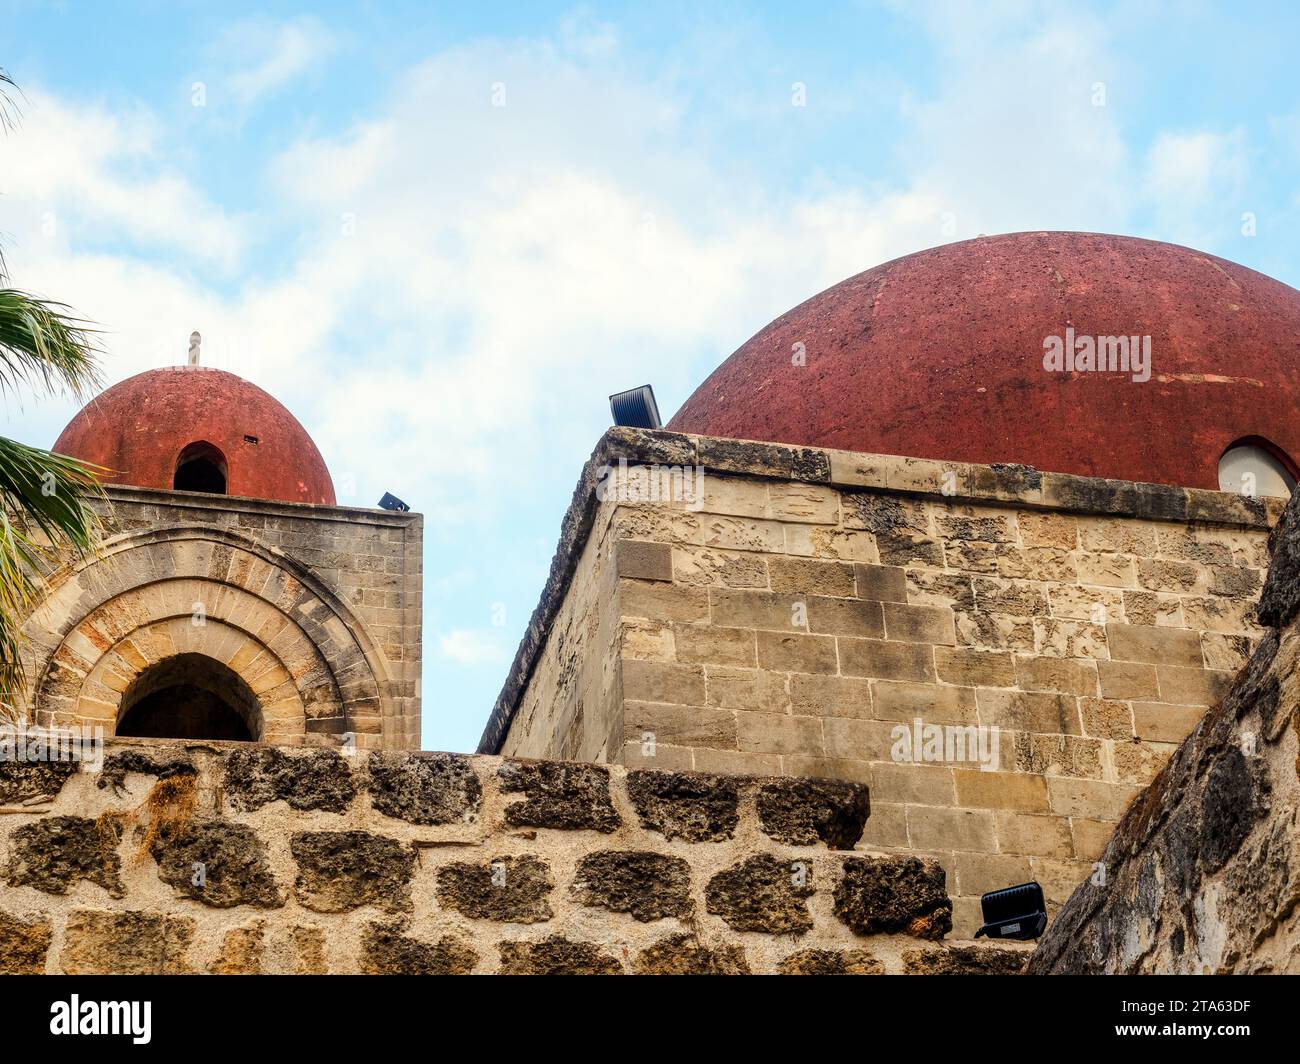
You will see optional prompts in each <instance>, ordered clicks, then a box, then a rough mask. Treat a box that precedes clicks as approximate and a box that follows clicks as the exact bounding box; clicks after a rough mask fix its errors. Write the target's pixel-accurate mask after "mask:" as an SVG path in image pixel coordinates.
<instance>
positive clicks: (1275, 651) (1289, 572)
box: [1031, 496, 1300, 975]
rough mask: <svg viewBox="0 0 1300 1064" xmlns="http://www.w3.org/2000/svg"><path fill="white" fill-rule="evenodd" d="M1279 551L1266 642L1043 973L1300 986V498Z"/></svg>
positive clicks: (1159, 784) (1167, 777) (1161, 780)
mask: <svg viewBox="0 0 1300 1064" xmlns="http://www.w3.org/2000/svg"><path fill="white" fill-rule="evenodd" d="M1275 539H1276V540H1277V541H1278V542H1277V549H1276V550H1275V552H1274V561H1273V566H1272V568H1271V569H1270V571H1269V577H1268V582H1267V584H1266V586H1265V590H1264V594H1263V598H1262V600H1261V604H1260V617H1261V620H1262V621H1263V622H1264V623H1265V624H1266V625H1267V626H1268V629H1267V634H1266V635H1265V637H1264V639H1263V640H1262V642H1261V643H1260V645H1259V647H1258V648H1257V649H1256V650H1255V653H1254V656H1253V657H1252V658H1251V661H1250V663H1249V665H1248V666H1247V667H1246V668H1245V669H1243V670H1242V671H1241V673H1239V674H1238V676H1237V677H1236V679H1235V682H1234V683H1233V685H1232V688H1231V690H1230V691H1229V693H1228V695H1227V697H1226V698H1225V699H1224V700H1223V702H1222V703H1221V704H1220V705H1218V706H1216V707H1215V708H1214V709H1213V710H1211V711H1210V712H1209V713H1208V714H1207V715H1206V716H1205V717H1204V718H1203V719H1202V720H1201V721H1200V722H1199V723H1198V724H1197V726H1196V727H1195V729H1193V731H1192V733H1191V734H1190V735H1189V736H1188V737H1187V738H1186V739H1185V740H1184V741H1183V743H1182V744H1181V745H1180V746H1179V748H1178V750H1177V751H1176V752H1175V753H1174V755H1173V757H1172V758H1171V759H1170V760H1169V762H1168V763H1167V764H1166V765H1165V767H1164V769H1163V770H1162V771H1161V772H1160V774H1159V775H1158V776H1157V777H1156V778H1155V780H1154V781H1153V782H1152V783H1151V785H1150V786H1149V787H1148V788H1147V789H1146V790H1145V791H1144V792H1143V793H1142V795H1141V796H1140V797H1139V798H1138V800H1137V801H1135V802H1134V803H1133V805H1132V806H1131V807H1130V808H1129V810H1128V812H1127V814H1126V815H1125V816H1124V818H1123V820H1122V821H1121V822H1120V825H1119V827H1118V829H1117V830H1116V832H1115V834H1114V836H1113V837H1112V838H1111V840H1110V842H1109V843H1108V844H1107V846H1106V849H1105V852H1104V854H1103V855H1102V858H1101V861H1102V865H1103V867H1104V868H1105V870H1106V875H1105V876H1104V877H1095V878H1094V879H1089V880H1088V881H1085V882H1084V883H1082V884H1081V885H1080V886H1079V888H1078V889H1077V890H1076V891H1075V892H1074V894H1073V895H1072V896H1071V898H1070V900H1069V902H1068V903H1067V904H1066V905H1065V907H1064V908H1063V909H1062V910H1061V913H1060V915H1059V916H1058V918H1057V921H1056V923H1055V925H1054V926H1053V927H1051V928H1050V929H1049V931H1048V934H1047V936H1046V937H1045V938H1044V939H1043V941H1042V943H1041V945H1040V946H1039V948H1038V949H1037V950H1036V951H1035V954H1034V957H1033V960H1032V962H1031V969H1032V970H1033V971H1034V972H1038V973H1071V974H1091V973H1124V974H1137V973H1146V972H1162V973H1164V972H1173V973H1187V974H1212V973H1214V974H1231V973H1240V974H1277V973H1285V974H1290V975H1297V974H1300V831H1297V829H1296V824H1297V819H1298V818H1300V709H1297V708H1296V707H1297V705H1298V704H1300V690H1297V687H1298V679H1297V664H1298V663H1300V620H1298V619H1297V618H1298V615H1300V496H1296V497H1294V498H1293V499H1292V502H1291V504H1290V508H1289V509H1288V511H1287V514H1286V517H1285V519H1284V523H1283V524H1282V525H1281V526H1279V528H1278V529H1277V535H1276V536H1275Z"/></svg>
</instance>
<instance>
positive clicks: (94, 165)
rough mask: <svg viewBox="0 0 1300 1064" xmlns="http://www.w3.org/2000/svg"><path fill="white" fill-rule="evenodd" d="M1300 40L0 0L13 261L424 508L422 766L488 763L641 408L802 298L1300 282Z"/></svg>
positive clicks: (114, 372)
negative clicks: (883, 285) (1034, 261)
mask: <svg viewBox="0 0 1300 1064" xmlns="http://www.w3.org/2000/svg"><path fill="white" fill-rule="evenodd" d="M1297 40H1300V9H1297V8H1296V7H1295V6H1294V5H1290V4H1276V5H1271V4H1258V5H1257V4H1246V3H1238V4H1232V5H1226V4H1195V3H1180V4H1161V3H1125V4H1115V5H1108V4H1101V5H1081V4H1070V5H1064V4H1037V3H1028V2H1025V3H992V4H980V5H966V4H948V3H935V4H926V5H911V4H906V5H905V4H897V5H894V4H883V5H881V4H866V3H862V4H833V3H831V4H819V5H798V4H789V3H781V4H770V5H733V4H703V5H701V4H691V3H681V4H676V3H656V4H653V5H644V4H638V5H626V6H624V5H596V4H593V5H585V6H571V5H547V4H535V3H532V4H508V3H494V4H454V5H452V4H446V5H443V4H428V3H396V2H385V3H370V4H341V3H340V4H320V3H318V4H313V5H311V6H310V8H307V7H303V6H293V5H278V4H241V3H224V4H220V5H217V4H211V3H163V2H161V0H159V2H154V3H93V4H92V3H84V4H74V3H32V2H12V0H0V67H4V68H5V69H7V70H8V71H9V72H10V73H11V74H12V75H13V76H14V77H15V79H16V80H18V81H19V83H20V84H21V86H22V88H23V90H24V93H25V95H26V99H25V102H24V104H23V112H24V113H23V121H22V125H21V126H20V128H19V129H18V131H17V132H15V133H13V134H11V135H10V136H8V137H7V138H5V139H3V140H0V240H2V241H3V247H4V250H5V254H6V257H7V259H8V262H9V266H10V269H11V272H12V274H13V278H14V281H15V283H17V284H18V285H19V286H20V287H24V288H27V289H29V290H34V291H36V292H39V293H41V294H43V295H46V296H50V297H53V298H57V299H61V300H64V301H66V302H68V303H71V304H72V305H73V306H75V307H76V308H77V309H78V310H79V311H80V312H81V313H83V314H84V315H86V316H87V317H89V318H92V319H94V320H95V321H97V322H100V323H101V324H102V325H103V326H104V328H105V329H106V330H107V335H106V348H107V351H106V357H105V370H106V375H107V378H108V380H109V381H110V382H112V381H116V380H120V379H123V378H125V377H127V376H129V375H131V374H133V373H136V372H139V371H141V370H144V369H148V368H150V367H153V366H159V365H169V364H175V363H177V362H179V361H181V360H182V359H183V357H184V353H185V349H186V342H187V338H188V336H189V333H190V331H191V330H193V329H196V328H197V329H199V330H200V331H201V332H202V333H203V336H204V357H205V362H207V363H208V364H211V365H218V366H221V367H223V368H227V369H230V370H232V371H234V372H237V373H240V374H241V375H243V376H245V377H248V378H249V379H250V380H252V381H254V382H255V383H257V384H259V385H261V386H262V387H264V388H266V389H267V390H269V391H270V392H272V394H274V395H276V396H277V397H278V398H279V399H281V400H282V401H283V402H284V403H285V404H286V405H288V406H289V407H290V409H292V410H293V411H294V412H295V413H296V414H297V415H298V417H299V419H300V420H301V421H302V422H303V423H304V424H305V425H306V426H307V427H308V429H309V430H310V431H311V432H312V434H313V436H314V438H315V439H316V440H317V442H318V444H319V445H320V447H321V450H322V452H323V454H324V456H325V459H326V461H327V462H328V463H329V465H330V468H331V470H332V472H333V473H334V476H335V480H336V483H338V484H339V486H340V489H341V491H340V495H341V499H340V501H342V502H345V503H351V504H354V505H372V504H373V503H374V502H375V500H377V499H378V498H379V496H380V495H381V494H382V493H383V492H384V491H392V492H394V493H395V494H397V495H399V496H401V497H402V498H404V499H406V500H407V501H409V502H410V503H412V505H413V506H414V507H415V508H416V509H418V510H420V511H421V512H423V513H424V514H425V519H426V526H425V529H426V531H425V536H426V555H425V569H426V591H425V639H426V647H425V675H424V703H425V710H424V718H425V719H424V738H423V745H424V746H425V747H426V748H430V749H448V750H469V749H472V748H473V747H474V745H475V743H476V742H477V739H478V736H479V734H480V731H481V729H482V726H483V724H484V722H485V720H486V718H487V714H488V711H489V709H490V708H491V705H492V702H493V700H494V699H495V697H496V694H497V691H498V690H499V688H500V685H501V682H502V680H503V678H504V675H505V671H506V669H507V667H508V664H509V660H510V658H511V656H512V655H513V652H514V648H515V646H516V644H517V642H518V639H519V636H520V634H521V633H522V631H523V628H524V625H525V624H526V622H527V619H528V616H529V614H530V612H531V611H532V609H533V607H534V605H535V604H536V601H537V596H538V594H539V593H540V591H541V588H542V585H543V582H544V580H545V576H546V572H547V568H548V566H549V563H550V558H551V554H552V552H553V550H554V547H555V541H556V537H557V534H558V530H559V523H560V519H561V517H562V515H563V511H564V508H565V507H566V505H567V504H568V501H569V497H570V495H571V492H572V489H573V485H574V483H575V482H576V478H577V475H578V471H579V469H580V466H581V463H582V462H583V461H584V460H585V458H586V456H587V455H588V454H589V452H590V450H591V448H592V446H593V445H594V443H595V442H596V440H597V438H598V437H599V435H600V433H601V432H602V431H603V429H604V428H605V427H606V425H607V424H608V422H609V411H608V405H607V402H606V397H607V396H608V394H609V393H610V392H612V391H616V390H620V389H622V388H625V387H630V386H633V385H638V384H641V383H644V382H646V381H650V382H653V383H654V385H655V387H656V392H657V394H658V397H659V403H660V408H661V410H663V411H664V413H665V416H667V415H668V414H670V413H671V412H672V411H674V410H676V408H677V407H678V406H679V405H680V404H681V402H682V401H683V400H684V399H685V398H686V396H687V395H689V394H690V391H691V389H692V388H693V387H694V386H695V385H696V384H698V383H699V382H700V381H701V380H702V379H703V378H704V377H705V376H706V375H707V373H708V372H709V371H710V370H711V369H712V368H713V367H714V366H715V365H716V364H717V363H718V362H720V361H721V360H722V359H723V358H724V357H726V355H727V354H729V353H730V352H731V351H732V350H733V349H734V348H736V347H737V346H739V345H740V344H741V343H742V342H743V341H744V340H745V339H747V338H748V337H749V336H750V335H752V334H753V333H754V332H756V331H757V330H758V329H759V328H761V327H762V326H763V325H764V324H765V323H766V322H767V321H769V320H770V319H771V318H773V317H775V316H777V315H778V314H780V313H782V312H783V311H784V310H786V309H788V308H789V307H791V306H793V305H794V304H796V303H798V302H800V301H802V300H803V299H805V298H807V297H808V296H810V295H812V294H814V293H815V292H817V291H820V290H821V289H822V288H825V287H827V286H828V285H830V284H832V283H834V282H836V281H839V280H841V279H843V278H844V277H846V276H849V275H851V274H853V273H856V272H858V271H860V270H863V269H867V268H868V267H871V266H873V265H876V264H877V263H879V262H882V261H885V260H887V259H890V258H893V257H896V256H898V255H901V254H906V253H908V252H911V251H917V250H920V249H922V248H925V247H930V246H933V245H935V244H941V243H946V242H948V241H950V240H956V239H965V238H967V237H972V236H976V235H978V234H980V233H990V234H991V233H998V232H1010V231H1016V230H1024V229H1087V230H1101V231H1108V232H1121V233H1129V234H1133V235H1137V236H1147V237H1152V238H1156V239H1163V240H1171V241H1174V242H1177V243H1184V244H1189V245H1191V246H1194V247H1199V248H1202V249H1204V250H1207V251H1211V252H1214V253H1216V254H1219V255H1222V256H1224V257H1226V258H1230V259H1233V260H1236V261H1238V262H1242V263H1245V264H1246V265H1248V266H1252V267H1254V268H1256V269H1259V270H1262V271H1264V272H1266V273H1269V274H1272V275H1273V276H1276V277H1278V278H1280V279H1282V280H1284V281H1286V282H1287V283H1289V284H1292V285H1300V180H1297V177H1296V175H1297V173H1300V168H1298V164H1300V74H1297V72H1296V69H1295V65H1294V58H1293V52H1294V45H1295V42H1296V41H1297ZM797 85H801V86H803V90H802V102H803V105H802V106H798V105H797V101H798V98H799V95H800V93H799V90H798V89H797V88H796V86H797ZM1247 213H1249V214H1250V215H1252V216H1253V218H1254V220H1255V225H1254V234H1253V235H1246V234H1244V233H1243V222H1242V219H1243V216H1244V215H1246V214H1247ZM72 412H73V407H72V405H71V404H70V403H68V402H66V401H63V400H49V401H41V402H35V401H27V402H25V403H23V404H22V405H21V406H19V405H15V404H14V403H13V402H12V401H10V402H9V404H8V405H7V406H6V407H5V408H4V411H3V414H2V415H0V417H3V419H4V421H3V427H2V428H0V431H3V432H4V433H5V434H7V435H10V436H15V437H18V438H20V439H23V440H26V441H28V442H32V443H38V444H42V445H46V446H48V445H49V444H51V443H52V442H53V440H54V438H55V437H56V436H57V434H58V432H59V430H60V428H61V427H62V426H63V424H64V423H65V422H66V421H67V420H68V418H69V417H70V416H71V414H72Z"/></svg>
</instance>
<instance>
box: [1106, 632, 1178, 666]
mask: <svg viewBox="0 0 1300 1064" xmlns="http://www.w3.org/2000/svg"><path fill="white" fill-rule="evenodd" d="M1106 639H1107V642H1108V644H1109V646H1110V657H1111V659H1112V660H1114V661H1141V662H1147V663H1150V664H1153V665H1183V666H1187V667H1189V668H1199V667H1200V666H1201V664H1202V659H1201V641H1200V637H1199V636H1198V635H1197V634H1196V633H1195V632H1187V631H1182V630H1180V629H1176V628H1147V627H1142V626H1140V625H1129V624H1108V625H1106Z"/></svg>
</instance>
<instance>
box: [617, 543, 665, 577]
mask: <svg viewBox="0 0 1300 1064" xmlns="http://www.w3.org/2000/svg"><path fill="white" fill-rule="evenodd" d="M615 558H616V560H617V567H618V575H619V576H621V577H627V578H630V579H633V580H672V578H673V549H672V547H671V546H669V545H668V544H667V543H652V542H649V541H646V540H634V539H621V540H619V541H618V544H617V546H616V548H615Z"/></svg>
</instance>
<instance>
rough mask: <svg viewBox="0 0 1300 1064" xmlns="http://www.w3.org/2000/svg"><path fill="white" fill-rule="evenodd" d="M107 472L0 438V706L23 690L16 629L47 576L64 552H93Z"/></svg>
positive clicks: (40, 590) (33, 602)
mask: <svg viewBox="0 0 1300 1064" xmlns="http://www.w3.org/2000/svg"><path fill="white" fill-rule="evenodd" d="M103 472H106V470H101V469H100V468H99V467H98V466H92V465H88V464H86V463H84V462H79V461H77V460H76V459H75V458H69V457H67V456H66V455H61V454H54V453H52V452H50V451H45V450H41V449H40V448H39V447H29V446H27V445H26V444H23V443H18V442H17V441H15V440H10V439H6V438H5V437H3V436H0V700H6V701H7V700H8V699H9V698H10V697H11V696H12V695H14V694H15V693H16V692H17V690H18V689H19V688H20V687H21V685H22V666H21V663H20V658H19V649H20V645H21V641H22V640H21V631H20V625H21V622H22V618H24V617H25V616H26V615H27V613H28V612H29V610H30V609H31V607H32V606H33V605H34V604H35V602H36V600H37V598H38V597H39V596H40V594H41V592H42V591H43V589H44V587H45V574H46V573H48V572H49V571H50V570H51V569H52V568H53V567H54V566H55V565H57V563H58V557H59V555H58V551H59V549H60V548H61V547H68V546H70V547H71V548H72V549H73V550H74V551H75V552H76V553H77V554H78V555H80V556H82V557H85V556H87V555H90V554H93V553H94V552H95V550H96V549H97V545H98V543H99V539H100V535H101V532H102V523H101V519H100V516H99V514H98V513H97V512H96V510H95V509H94V506H93V505H92V503H93V502H94V501H95V500H102V499H104V498H105V495H104V489H103V487H102V485H101V484H100V482H99V480H98V479H97V478H98V476H99V475H100V474H102V473H103Z"/></svg>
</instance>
